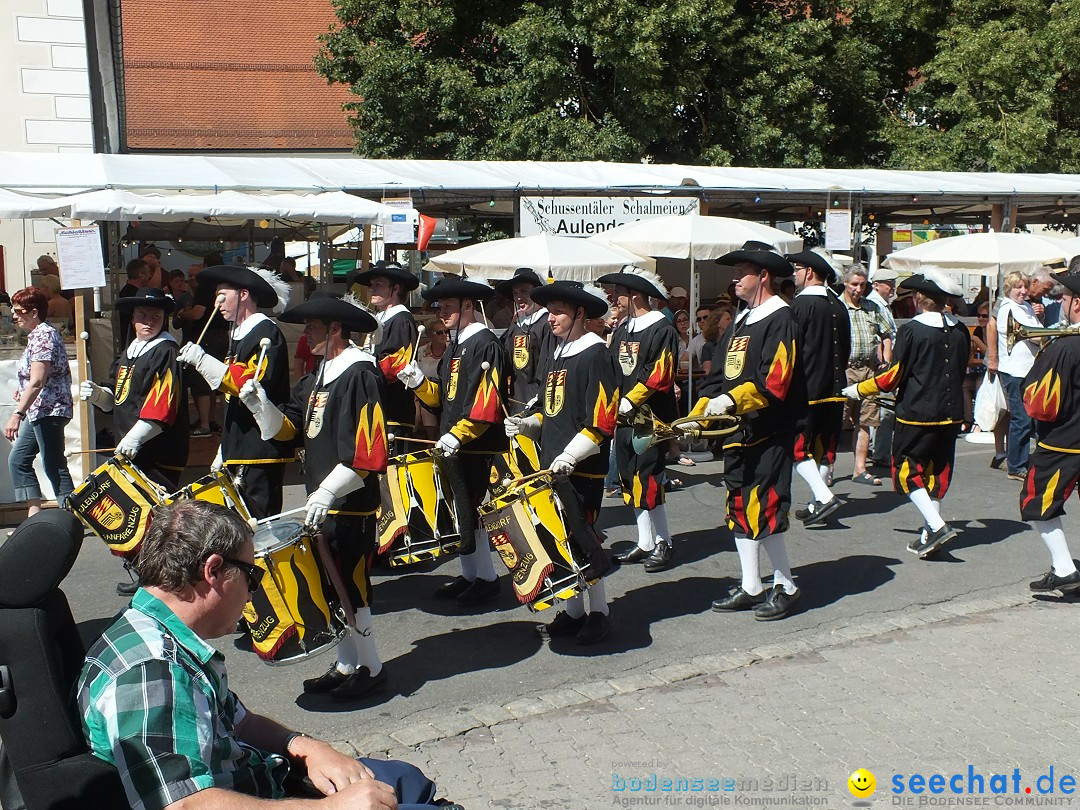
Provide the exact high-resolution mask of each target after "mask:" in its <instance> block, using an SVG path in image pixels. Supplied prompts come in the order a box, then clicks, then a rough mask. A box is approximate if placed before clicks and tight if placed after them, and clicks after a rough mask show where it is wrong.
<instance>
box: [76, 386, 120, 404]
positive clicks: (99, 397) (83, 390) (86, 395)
mask: <svg viewBox="0 0 1080 810" xmlns="http://www.w3.org/2000/svg"><path fill="white" fill-rule="evenodd" d="M79 399H81V400H84V401H86V402H89V403H90V404H91V405H93V406H95V407H97V408H101V410H103V411H106V412H108V411H111V410H112V409H113V404H114V400H115V397H114V396H113V392H112V391H110V390H109V389H108V388H102V387H101V386H100V385H97V384H96V383H93V382H91V381H90V380H83V381H82V382H81V383H79Z"/></svg>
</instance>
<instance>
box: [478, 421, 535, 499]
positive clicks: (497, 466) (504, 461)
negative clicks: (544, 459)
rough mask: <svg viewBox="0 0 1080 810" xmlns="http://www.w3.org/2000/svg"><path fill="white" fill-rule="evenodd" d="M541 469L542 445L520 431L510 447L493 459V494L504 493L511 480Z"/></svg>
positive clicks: (491, 481)
mask: <svg viewBox="0 0 1080 810" xmlns="http://www.w3.org/2000/svg"><path fill="white" fill-rule="evenodd" d="M539 469H540V446H539V445H538V444H537V443H536V442H534V441H533V440H532V439H530V438H529V437H528V436H523V435H521V434H520V433H519V434H518V435H517V436H515V437H514V438H512V439H511V440H510V449H509V450H507V451H506V452H505V453H499V454H498V455H496V456H495V457H494V458H493V459H492V460H491V479H490V483H491V494H492V495H502V494H503V492H505V491H506V485H507V482H509V481H515V480H517V479H518V478H523V477H524V476H526V475H529V474H531V473H534V472H536V471H537V470H539Z"/></svg>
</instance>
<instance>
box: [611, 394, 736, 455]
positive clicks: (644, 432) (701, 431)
mask: <svg viewBox="0 0 1080 810" xmlns="http://www.w3.org/2000/svg"><path fill="white" fill-rule="evenodd" d="M619 422H620V424H623V425H627V426H629V427H632V428H633V429H634V438H633V439H632V440H631V444H632V445H633V447H634V452H635V453H644V452H645V451H646V450H648V449H649V448H650V447H652V446H653V445H654V444H658V443H659V442H666V441H668V440H669V439H699V438H706V439H710V438H716V437H719V436H728V435H730V434H732V433H734V432H735V431H736V430H738V429H739V427H740V425H741V423H742V420H741V419H740V418H739V417H738V416H735V415H733V414H726V413H725V414H717V415H716V416H684V417H681V418H679V419H676V420H675V421H674V422H671V423H670V424H669V423H667V422H663V421H661V420H660V419H657V418H656V417H655V416H654V415H653V412H652V408H650V407H649V406H648V405H642V406H641V407H640V408H638V409H637V410H636V411H635V412H634V415H633V417H632V418H630V419H627V418H625V417H622V416H620V417H619ZM706 422H720V423H722V426H721V427H716V428H700V427H693V428H692V427H689V425H691V424H695V425H697V424H703V423H706Z"/></svg>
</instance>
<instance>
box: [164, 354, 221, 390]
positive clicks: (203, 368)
mask: <svg viewBox="0 0 1080 810" xmlns="http://www.w3.org/2000/svg"><path fill="white" fill-rule="evenodd" d="M176 359H177V360H179V361H180V362H181V363H186V364H187V365H189V366H195V370H196V371H197V372H199V374H201V375H202V378H203V379H204V380H206V384H207V385H209V386H210V387H211V388H213V389H215V390H217V388H218V387H219V386H220V385H221V381H222V380H224V379H225V374H226V373H227V372H228V370H229V367H228V366H226V365H225V364H224V363H222V362H221V361H220V360H218V359H217V358H216V357H212V356H211V355H209V354H207V353H206V351H205V350H204V349H203V347H202V346H197V345H196V344H194V343H187V344H185V345H184V347H183V348H182V349H180V354H178V355H177V356H176Z"/></svg>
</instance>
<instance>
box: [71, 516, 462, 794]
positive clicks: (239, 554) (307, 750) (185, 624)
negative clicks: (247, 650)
mask: <svg viewBox="0 0 1080 810" xmlns="http://www.w3.org/2000/svg"><path fill="white" fill-rule="evenodd" d="M254 558H255V549H254V544H253V542H252V533H251V529H250V528H249V527H248V525H247V524H246V523H245V522H244V521H243V520H242V519H241V518H240V516H239V515H237V514H236V513H235V512H232V511H230V510H228V509H226V508H225V507H222V506H218V505H215V504H211V503H207V502H205V501H183V502H180V503H176V504H173V505H171V506H166V507H159V508H158V509H157V510H155V515H154V521H153V523H152V524H151V526H150V529H149V531H148V532H147V534H146V537H145V538H144V541H143V546H142V550H141V551H140V554H139V574H140V580H141V583H142V587H141V588H140V589H139V590H138V591H136V593H135V596H134V598H133V599H132V600H131V604H130V605H129V606H128V608H127V610H125V611H124V613H123V614H121V616H120V617H119V618H118V619H117V620H116V621H115V622H114V623H113V624H112V626H110V627H109V629H108V630H106V631H105V632H104V633H103V634H102V637H101V638H100V639H99V640H98V641H97V642H96V643H95V644H94V645H93V646H92V647H91V648H90V651H89V652H88V653H87V655H86V663H85V665H84V666H83V671H82V675H81V677H80V678H79V683H78V702H79V709H80V711H81V714H82V721H83V734H84V735H85V736H86V740H87V743H88V744H89V746H90V750H91V751H92V752H93V754H94V755H95V756H97V757H99V758H100V759H103V760H105V761H106V762H109V763H111V764H113V765H115V766H116V767H117V769H118V770H119V772H120V777H121V779H122V780H123V783H124V788H125V791H126V792H127V796H128V800H129V801H130V803H131V806H132V807H133V808H135V810H143V808H146V810H160V808H164V807H172V808H189V807H190V808H204V807H206V808H211V807H212V808H248V807H252V808H254V807H261V806H262V805H263V803H264V802H262V801H260V799H266V800H271V799H281V800H282V801H279V802H276V803H275V805H274V806H275V807H277V808H281V809H282V810H284V809H285V808H290V807H294V806H299V802H302V801H304V800H303V799H293V800H289V799H287V798H285V797H287V796H290V795H292V796H302V795H308V796H320V797H321V796H325V797H326V798H325V799H322V801H323V802H325V803H324V804H323V805H322V806H323V807H326V808H331V809H332V808H345V807H349V808H366V809H367V810H393V808H419V807H424V806H431V805H433V804H435V802H433V801H432V799H433V797H434V795H435V785H434V783H433V782H431V781H430V780H429V779H427V777H425V776H424V775H423V774H422V773H421V772H420V771H419V770H418V769H417V768H415V767H413V766H412V765H408V764H406V763H404V762H398V761H378V760H368V759H364V760H354V759H352V758H351V757H347V756H345V755H344V754H340V753H338V752H337V751H335V750H334V749H333V748H332V747H331V746H330V745H329V744H328V743H325V742H322V741H320V740H316V739H314V738H312V737H308V736H306V735H304V734H300V733H298V732H293V731H290V730H289V729H287V728H285V727H284V726H281V725H279V724H278V723H276V722H274V721H273V720H271V719H270V718H268V717H264V716H261V715H258V714H256V713H254V712H252V711H249V710H248V709H247V708H246V707H245V706H244V704H243V703H242V702H241V701H240V699H239V698H238V697H237V696H236V694H235V693H234V692H232V691H231V690H230V689H229V681H228V675H227V673H226V669H225V658H224V656H223V655H222V654H221V653H220V652H218V651H217V650H216V649H215V648H214V647H212V646H210V644H209V643H207V641H205V640H204V639H213V638H219V637H221V636H225V635H228V634H229V633H231V632H232V631H233V629H234V628H235V626H236V622H237V620H238V619H239V618H240V616H241V613H242V612H243V608H244V605H245V603H246V602H247V601H248V598H249V596H250V594H251V593H252V592H254V591H256V590H258V587H259V581H260V579H261V578H262V569H261V568H258V567H256V566H255V565H254ZM290 771H293V774H292V777H293V778H292V779H291V780H290V781H288V782H287V777H289V776H290ZM296 771H300V772H301V773H303V772H304V771H306V774H307V778H308V780H310V785H305V784H304V783H303V781H302V777H301V779H297V778H296V773H295V772H296ZM399 802H400V804H399ZM305 804H306V802H305ZM443 806H444V807H458V808H459V810H460V806H459V805H446V804H445V803H443Z"/></svg>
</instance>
